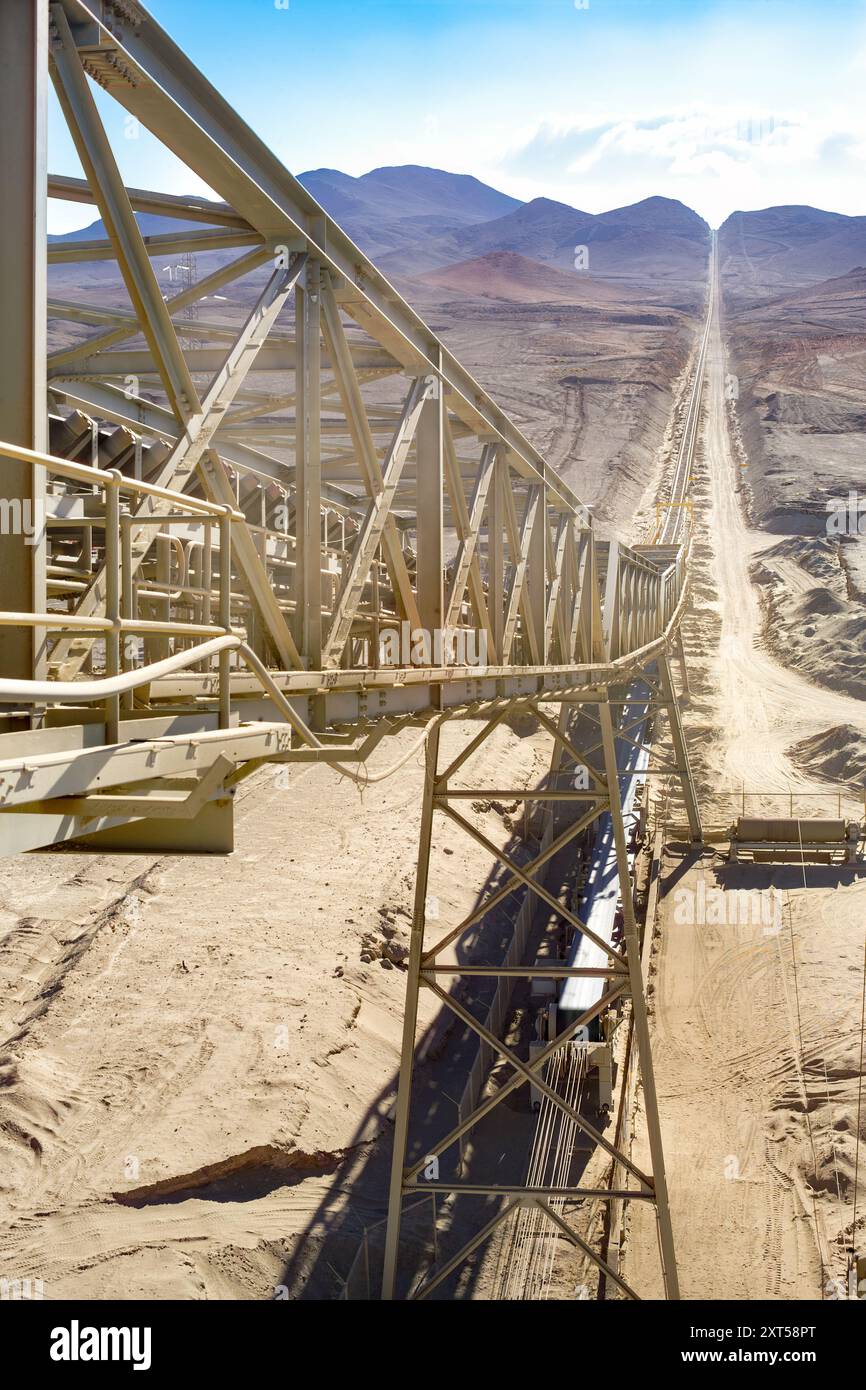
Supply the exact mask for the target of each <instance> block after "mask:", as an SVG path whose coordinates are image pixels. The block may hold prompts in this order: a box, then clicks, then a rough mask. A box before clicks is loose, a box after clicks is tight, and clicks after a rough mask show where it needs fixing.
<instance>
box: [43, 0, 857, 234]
mask: <svg viewBox="0 0 866 1390" xmlns="http://www.w3.org/2000/svg"><path fill="white" fill-rule="evenodd" d="M148 8H149V9H150V11H151V13H152V14H153V15H154V17H155V18H156V19H157V20H158V21H159V23H160V24H162V25H163V27H164V28H166V29H167V30H168V32H169V33H170V34H171V35H172V37H173V38H174V39H175V40H176V42H178V43H179V44H180V45H181V46H182V47H183V48H184V49H185V51H186V52H187V53H188V54H189V56H190V57H191V58H192V59H193V61H194V62H195V63H197V65H198V66H199V67H200V68H201V69H202V70H203V71H204V73H205V75H206V76H207V77H208V78H209V79H210V80H211V81H212V82H213V83H214V84H215V85H216V86H217V87H218V88H219V89H220V90H221V91H222V93H223V95H224V96H225V97H226V98H227V99H228V100H229V101H230V102H231V103H232V105H233V106H235V107H236V108H237V110H238V111H239V112H240V114H241V115H242V116H243V117H244V118H245V120H247V121H248V122H249V124H250V125H252V126H253V128H254V129H255V130H256V131H257V132H258V134H260V135H261V136H262V137H263V138H264V139H265V140H266V141H267V143H268V144H270V145H271V146H272V148H273V149H274V150H275V151H276V153H277V154H278V155H279V156H280V157H281V159H282V160H283V161H284V163H285V164H286V165H287V167H288V168H289V169H290V170H291V171H292V172H293V173H295V174H298V173H301V172H302V171H304V170H306V169H311V168H319V167H323V166H326V167H331V168H339V169H342V170H344V171H345V172H347V173H350V174H356V175H357V174H362V173H364V172H366V171H367V170H368V169H371V168H375V167H377V166H379V165H384V164H404V163H412V164H429V165H434V166H436V167H438V168H443V169H448V170H451V171H453V172H456V173H470V174H475V175H476V176H477V177H478V178H481V179H483V180H484V181H485V182H487V183H491V184H493V185H494V186H495V187H497V188H501V189H502V190H503V191H505V192H507V193H511V194H513V195H514V196H515V197H519V198H523V199H527V200H528V199H530V198H534V197H539V196H544V197H550V198H557V199H559V200H561V201H562V202H566V203H570V204H572V205H573V206H575V207H579V208H583V209H585V210H586V211H589V212H599V211H602V210H604V209H606V208H610V207H618V206H622V205H623V204H625V203H630V202H635V201H637V200H638V199H640V198H644V197H648V196H650V195H651V194H663V195H665V196H668V197H674V198H681V199H682V201H683V202H685V203H687V204H689V205H690V206H691V207H694V208H696V209H697V210H698V211H699V212H700V213H701V214H702V215H703V216H705V217H706V218H707V219H708V220H709V221H710V222H711V223H712V224H713V225H718V223H720V222H721V221H722V220H723V219H724V218H725V217H726V216H727V214H728V213H729V212H732V211H734V210H735V209H738V208H757V207H766V206H768V205H771V204H776V203H811V204H813V205H814V206H818V207H825V208H831V209H833V210H835V211H839V212H847V213H858V214H866V178H864V175H866V0H589V3H588V5H581V4H579V3H578V4H576V3H575V0H289V5H288V7H285V6H284V5H283V4H282V0H149V5H148ZM99 100H100V107H101V109H102V110H103V112H104V113H105V118H106V123H107V125H108V127H109V130H110V133H111V135H112V138H113V141H114V143H115V148H116V150H117V153H118V158H119V161H120V163H121V167H122V170H123V173H124V176H125V177H126V179H127V181H128V182H129V183H132V184H135V185H137V186H139V187H151V188H158V189H162V190H164V191H167V192H177V193H183V192H198V193H207V190H206V189H205V188H204V187H203V186H202V185H201V184H200V183H199V182H198V180H197V179H196V178H195V177H194V176H193V175H191V174H189V173H188V172H187V171H186V170H184V169H183V168H182V167H180V166H179V165H178V164H177V162H176V161H175V160H173V159H172V158H171V157H170V156H167V155H166V154H165V152H164V151H163V150H162V148H161V147H160V146H159V145H158V144H157V142H156V141H154V140H153V139H152V138H151V137H150V136H149V134H148V133H147V132H146V131H143V130H142V131H139V132H134V131H133V132H131V131H130V130H129V127H128V123H127V124H125V118H124V117H123V114H122V113H120V112H119V111H118V109H117V108H116V107H115V106H114V104H113V103H112V102H111V101H110V99H108V98H105V97H104V96H103V95H102V94H100V98H99ZM130 135H135V136H136V138H130ZM51 147H52V149H51V166H52V170H53V171H54V172H57V173H77V172H79V170H78V168H77V162H76V158H75V154H74V151H73V149H72V147H71V144H70V142H69V140H68V137H67V136H66V134H65V131H64V130H63V129H62V120H61V118H60V115H59V112H58V111H56V110H55V111H54V112H53V115H52V122H51ZM89 220H92V219H91V217H88V215H87V211H86V210H83V209H82V208H81V207H75V206H73V205H68V204H54V205H53V206H52V209H51V227H52V230H54V231H65V230H68V229H70V228H72V227H76V226H80V225H82V224H83V223H84V222H86V221H89Z"/></svg>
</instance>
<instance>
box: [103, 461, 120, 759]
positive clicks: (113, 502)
mask: <svg viewBox="0 0 866 1390" xmlns="http://www.w3.org/2000/svg"><path fill="white" fill-rule="evenodd" d="M120 483H121V474H120V473H118V472H116V471H115V470H112V472H110V473H109V474H108V476H107V478H106V480H105V616H106V617H107V618H108V619H109V621H110V622H111V623H113V624H114V626H113V627H112V628H111V629H109V630H108V631H107V632H106V634H105V674H106V675H107V676H109V677H111V676H118V675H120V670H121V665H120V641H121V629H120V617H121V614H120V566H121V556H120V548H121V547H120ZM105 741H106V743H119V742H120V696H119V695H109V697H108V699H107V700H106V702H105Z"/></svg>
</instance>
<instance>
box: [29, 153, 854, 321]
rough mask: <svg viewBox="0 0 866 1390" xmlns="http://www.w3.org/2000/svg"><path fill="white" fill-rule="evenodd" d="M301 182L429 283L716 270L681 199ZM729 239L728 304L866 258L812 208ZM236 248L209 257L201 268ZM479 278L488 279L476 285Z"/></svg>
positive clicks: (433, 178) (412, 177)
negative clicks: (585, 202)
mask: <svg viewBox="0 0 866 1390" xmlns="http://www.w3.org/2000/svg"><path fill="white" fill-rule="evenodd" d="M300 182H301V183H302V184H303V185H304V187H305V188H306V189H307V190H308V191H309V192H310V193H311V194H312V195H313V197H315V198H316V199H317V201H319V202H320V203H321V204H322V206H323V207H324V208H325V210H326V211H327V212H328V213H329V214H330V215H331V216H332V217H333V218H334V219H335V220H336V221H337V222H338V223H339V224H340V225H341V226H342V227H343V228H344V229H345V230H346V231H347V232H348V234H349V235H350V236H351V237H352V238H353V240H355V241H356V242H357V244H358V245H359V246H360V247H361V249H362V250H363V251H365V252H366V253H367V255H369V256H370V257H371V258H372V259H374V260H375V261H376V263H377V265H379V267H380V268H381V270H382V271H383V273H384V274H386V275H387V276H388V277H389V278H391V279H396V280H398V281H400V282H405V281H406V280H416V279H420V280H421V281H422V282H426V283H427V284H428V285H431V286H432V285H438V286H440V287H442V288H446V289H454V290H457V291H461V290H462V291H465V292H467V293H473V292H475V293H479V294H493V295H494V296H496V297H499V296H500V291H501V290H502V288H503V286H505V284H506V282H507V281H508V280H509V279H512V280H513V289H514V293H513V294H510V295H508V296H506V297H512V298H515V299H522V300H526V301H527V302H528V301H530V300H531V299H532V298H533V296H534V295H535V294H536V292H537V294H538V296H539V300H540V302H543V297H544V296H549V299H550V301H552V302H555V301H557V300H570V299H571V297H572V296H571V288H570V285H571V281H572V277H574V276H575V272H576V269H579V268H581V267H582V271H581V273H580V275H579V279H580V282H581V288H580V289H579V290H578V291H577V296H576V297H577V299H578V300H580V301H581V302H583V301H585V300H586V298H587V293H586V288H585V287H586V282H587V280H589V279H591V280H593V281H597V280H601V281H607V282H611V281H621V282H623V283H630V282H638V283H642V284H646V285H655V286H656V287H657V288H659V289H663V290H665V293H667V289H666V288H665V287H670V288H679V287H681V286H688V287H689V291H690V296H691V297H693V294H692V292H693V290H694V287H696V286H700V285H701V284H702V282H703V280H704V279H705V275H706V263H707V253H708V239H709V227H708V226H707V223H706V222H705V221H704V220H703V218H701V217H699V216H698V214H697V213H696V212H693V211H692V210H691V209H690V208H688V207H686V206H685V205H684V204H683V203H680V202H677V201H676V200H675V199H671V198H646V199H644V200H643V201H642V202H639V203H634V204H632V205H630V206H628V207H622V208H615V209H613V210H612V211H610V212H603V213H598V214H594V213H589V212H582V211H580V210H579V209H578V208H573V207H569V206H568V205H567V204H565V203H558V202H554V201H552V200H551V199H549V198H536V199H533V201H532V202H529V203H521V202H519V201H518V200H517V199H516V198H511V197H509V196H508V195H507V194H504V193H500V192H498V191H497V190H496V189H494V188H490V187H488V186H487V185H486V184H484V183H481V182H480V181H479V180H478V179H475V178H471V177H469V176H468V175H465V174H449V173H446V172H444V171H443V170H441V169H426V168H422V167H420V166H418V165H414V164H410V165H402V166H399V167H394V168H383V169H374V170H372V171H371V172H370V173H368V174H364V175H363V176H362V177H361V178H353V177H351V176H350V175H348V174H343V173H341V172H340V171H339V170H336V169H315V170H311V171H309V172H308V173H305V174H302V175H301V176H300ZM138 220H139V224H140V226H141V228H142V231H143V232H144V233H145V235H151V236H152V235H158V234H160V233H162V232H166V231H170V230H178V229H179V228H181V227H183V226H184V225H190V226H193V225H195V226H196V227H197V230H201V224H184V223H183V222H179V221H177V220H174V219H170V218H165V217H156V216H152V215H149V214H141V215H140V216H139V219H138ZM104 235H105V233H104V229H103V227H102V223H101V222H95V223H93V224H92V225H91V226H89V227H86V228H84V229H82V230H80V231H77V232H70V233H68V234H67V235H65V236H61V237H52V238H51V240H52V241H55V242H56V241H79V240H82V239H87V238H97V237H102V236H104ZM719 249H720V257H721V267H722V274H723V280H724V284H725V289H726V293H727V295H728V297H729V300H730V301H731V302H732V303H734V304H744V303H751V302H755V301H756V300H758V299H762V298H768V297H770V296H772V295H774V294H775V295H779V294H784V293H786V292H790V291H791V290H796V289H800V288H803V287H807V286H810V285H814V284H817V283H818V282H819V281H822V280H826V279H830V278H833V277H838V276H842V275H847V274H848V273H849V272H850V271H852V270H853V269H854V268H855V267H857V266H863V265H866V217H846V216H843V215H842V214H840V213H832V212H822V211H820V210H819V209H816V208H810V207H778V208H768V209H765V210H763V211H760V212H736V213H734V214H733V215H732V216H731V217H729V218H728V219H727V221H726V222H725V223H724V225H723V226H722V228H721V229H720V232H719ZM234 254H235V253H234V252H223V253H220V254H219V255H217V254H216V253H213V254H211V253H209V254H208V255H206V256H204V255H203V256H200V257H199V261H200V266H199V273H200V274H204V273H207V270H209V269H212V268H213V266H214V265H215V264H218V263H220V262H223V261H225V260H227V259H230V258H231V257H232V256H233V255H234ZM503 256H506V257H507V256H512V257H514V258H515V259H514V260H513V261H512V262H509V261H507V260H502V259H501V257H503ZM491 257H493V258H500V259H493V260H492V261H491V259H490V258H491ZM576 258H577V259H576ZM173 259H176V257H175V258H173ZM528 263H534V264H536V265H540V266H547V267H551V268H554V269H555V270H556V271H557V272H558V273H559V275H560V276H561V277H567V280H566V278H557V277H554V276H548V277H545V276H544V275H543V274H541V273H539V272H538V271H537V270H536V271H532V269H531V266H530V265H529V264H528ZM163 271H164V267H163ZM439 272H443V273H442V274H440V273H439ZM476 274H480V275H481V279H482V281H483V284H479V286H478V287H477V288H474V287H473V283H472V281H473V276H474V275H476ZM116 276H117V271H116V268H115V267H114V266H113V265H112V264H111V263H108V262H102V263H94V264H88V265H83V264H70V265H64V266H62V267H61V266H57V267H53V268H52V284H53V285H55V286H56V287H57V288H61V287H63V286H70V287H71V286H73V285H75V286H76V287H77V288H84V287H86V286H87V285H88V284H100V283H102V284H104V283H106V281H107V280H108V279H112V278H114V279H116ZM407 288H408V287H407Z"/></svg>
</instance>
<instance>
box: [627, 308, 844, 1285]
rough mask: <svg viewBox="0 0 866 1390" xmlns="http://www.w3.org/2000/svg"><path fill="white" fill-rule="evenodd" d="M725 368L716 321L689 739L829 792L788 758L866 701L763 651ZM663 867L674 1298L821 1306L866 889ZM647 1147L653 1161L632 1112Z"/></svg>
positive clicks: (746, 779)
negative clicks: (699, 672)
mask: <svg viewBox="0 0 866 1390" xmlns="http://www.w3.org/2000/svg"><path fill="white" fill-rule="evenodd" d="M725 371H726V367H725V355H724V348H723V344H722V340H721V337H720V333H719V321H718V314H717V315H716V319H715V322H714V328H713V334H712V340H711V346H710V359H709V374H708V387H707V407H706V420H705V427H704V451H703V463H702V466H701V468H699V470H698V473H699V476H698V477H696V487H697V490H698V493H699V496H700V495H702V496H703V498H704V500H705V501H706V502H707V503H708V508H707V513H706V515H707V523H706V528H705V531H703V530H702V528H701V527H700V525H699V531H701V532H702V533H701V534H700V535H699V537H698V542H699V550H702V551H703V555H704V570H705V572H704V574H703V575H702V576H701V581H700V583H699V585H698V588H699V590H700V591H701V595H700V597H699V598H698V603H697V614H696V617H695V618H694V619H692V629H693V631H692V640H693V643H694V644H695V645H696V646H698V647H699V648H702V649H703V656H704V670H703V677H702V689H701V692H700V695H699V697H698V699H697V700H696V702H695V704H696V707H700V712H699V713H698V709H697V708H695V709H693V710H692V711H691V712H689V713H687V731H688V728H689V726H691V729H692V735H693V738H694V736H695V728H696V722H697V721H700V724H701V727H705V726H706V725H707V724H709V725H711V726H712V728H713V730H714V731H715V738H714V740H713V741H712V742H711V743H708V744H707V745H706V747H704V748H702V749H701V750H700V753H701V759H702V766H703V771H704V774H705V775H707V774H709V777H710V779H711V780H712V782H714V784H715V789H716V790H717V791H718V790H722V791H724V790H729V791H731V792H736V791H737V790H738V789H739V788H740V787H741V786H742V785H743V784H745V786H746V787H747V788H749V789H753V790H766V791H769V790H778V791H783V792H784V791H788V790H789V789H794V790H795V791H797V792H798V793H803V792H810V793H811V792H818V791H820V792H827V791H828V790H829V787H828V785H827V784H825V783H821V782H818V781H815V780H814V779H809V778H808V777H805V776H804V775H802V773H801V772H799V771H798V769H797V768H796V766H795V765H794V764H793V763H792V762H791V760H790V759H789V757H788V756H787V755H786V749H788V748H789V747H790V746H791V744H793V743H794V742H795V741H797V740H798V739H800V738H803V737H806V736H808V735H813V734H815V733H817V732H819V731H821V730H823V729H825V728H827V727H828V726H833V725H839V724H842V723H849V724H851V725H852V726H853V727H854V728H857V729H861V730H863V729H866V706H864V705H863V704H861V703H859V702H858V701H855V700H851V699H848V698H846V697H844V696H837V695H834V694H832V693H830V692H828V691H826V690H822V689H819V688H818V687H816V686H813V685H811V684H810V683H808V682H807V681H805V680H804V679H802V678H801V677H800V676H799V675H798V674H797V672H796V671H794V670H790V669H787V668H785V667H783V666H781V665H779V664H778V663H777V662H776V661H774V660H773V659H772V658H771V657H770V656H769V655H768V654H767V652H766V651H765V650H764V649H763V647H762V639H761V630H762V614H761V610H760V605H759V603H758V598H757V595H756V591H755V588H754V586H753V585H752V583H751V582H750V579H749V561H750V559H751V557H752V556H753V554H754V553H755V551H756V550H758V549H760V548H761V547H762V546H764V545H766V544H767V543H768V542H767V538H766V537H762V536H760V535H759V534H757V533H754V532H751V531H750V530H749V529H748V528H747V526H746V524H745V522H744V519H743V514H742V511H741V507H740V499H739V497H738V492H737V489H738V478H737V465H736V464H735V460H734V457H733V455H732V450H731V447H730V442H729V435H728V427H727V420H726V405H725ZM701 633H703V637H701ZM717 804H718V805H723V804H724V803H723V801H719V802H718V803H717ZM757 804H760V803H757V802H756V803H752V805H753V806H755V805H757ZM823 813H824V814H828V813H829V812H828V811H827V810H826V809H825V810H824V812H823ZM777 814H787V809H785V810H783V809H781V807H778V806H777ZM664 872H665V877H666V885H665V889H664V897H663V899H662V902H661V906H660V914H659V926H660V942H659V945H658V947H657V951H656V955H655V958H654V962H653V973H652V982H651V989H652V994H651V1008H652V1014H653V1030H654V1056H655V1065H656V1080H657V1084H658V1088H659V1103H660V1109H661V1119H662V1130H663V1135H664V1142H665V1153H666V1168H667V1173H668V1182H669V1186H670V1190H671V1201H672V1212H673V1222H674V1234H675V1239H676V1244H677V1250H678V1263H679V1272H680V1281H681V1287H682V1296H683V1297H684V1298H692V1299H696V1298H721V1299H755V1298H782V1299H799V1298H805V1299H820V1298H822V1297H827V1296H828V1292H829V1295H830V1296H832V1292H833V1289H834V1288H835V1287H836V1285H834V1283H833V1281H834V1279H838V1278H840V1277H841V1276H843V1275H844V1268H845V1255H844V1250H843V1244H844V1241H843V1240H841V1239H840V1233H841V1232H844V1231H845V1228H846V1226H847V1227H848V1228H849V1231H848V1237H847V1238H850V1221H851V1215H852V1204H851V1195H852V1194H851V1179H852V1173H853V1158H854V1145H855V1134H856V1123H857V1110H856V1101H857V1079H858V1071H859V1045H860V1026H859V1025H860V1003H861V989H862V985H863V949H864V941H863V922H864V918H866V881H864V880H863V879H862V878H861V879H860V880H859V882H858V880H857V879H856V877H855V876H854V875H852V873H851V871H850V870H844V869H843V870H836V869H832V868H827V867H818V866H807V867H806V869H805V870H804V869H803V867H802V866H799V865H794V866H787V867H785V866H769V867H768V866H758V867H755V866H747V865H742V866H728V865H727V864H726V863H724V862H723V859H722V857H721V856H720V855H718V854H716V853H714V852H713V850H712V849H708V850H705V852H704V854H703V855H702V856H701V857H699V858H697V859H696V860H694V859H693V860H691V861H690V860H688V859H686V858H684V857H683V856H678V855H673V854H669V855H668V856H667V858H666V861H665V866H664ZM743 890H746V893H747V896H746V897H745V898H737V896H736V895H737V893H741V892H742V891H743ZM771 890H772V891H773V894H774V897H773V898H771V897H770V896H769V895H770V892H771ZM714 895H715V896H714ZM777 902H778V903H780V904H781V906H780V908H779V909H777V908H776V907H775V903H777ZM744 903H745V904H746V905H747V906H746V907H745V908H744V906H743V904H744ZM707 904H711V905H712V906H711V907H709V908H708V907H707ZM777 912H778V915H777ZM744 916H745V920H743V918H744ZM638 1136H639V1139H638V1143H637V1146H636V1151H637V1153H638V1154H639V1155H640V1156H641V1157H642V1158H643V1159H644V1160H645V1161H646V1158H647V1154H646V1144H645V1134H644V1131H643V1117H642V1115H641V1117H640V1119H639V1122H638ZM638 1206H639V1204H635V1205H634V1207H633V1208H632V1211H631V1215H630V1218H629V1240H628V1248H627V1254H626V1264H625V1272H626V1277H627V1278H628V1279H629V1280H630V1282H631V1283H632V1284H634V1285H635V1286H636V1287H637V1288H639V1289H641V1290H642V1291H645V1292H646V1293H647V1294H649V1295H650V1296H656V1297H658V1296H660V1295H661V1283H660V1278H659V1275H658V1258H657V1250H656V1243H655V1234H654V1230H653V1229H652V1225H651V1221H650V1219H649V1218H648V1216H647V1214H646V1213H645V1212H641V1211H639V1210H637V1208H638Z"/></svg>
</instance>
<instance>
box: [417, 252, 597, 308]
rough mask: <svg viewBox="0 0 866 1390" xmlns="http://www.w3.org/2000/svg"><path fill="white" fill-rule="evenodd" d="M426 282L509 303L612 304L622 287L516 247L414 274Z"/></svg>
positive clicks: (462, 292)
mask: <svg viewBox="0 0 866 1390" xmlns="http://www.w3.org/2000/svg"><path fill="white" fill-rule="evenodd" d="M417 278H418V279H419V280H422V281H424V282H426V283H427V284H430V285H437V286H439V287H440V288H442V289H448V290H455V291H456V292H457V293H459V294H468V295H478V296H481V297H482V298H486V299H507V300H509V301H510V302H511V303H512V304H548V303H554V304H616V303H618V302H621V301H622V299H623V291H622V290H620V289H619V288H617V286H616V285H612V284H610V282H606V281H602V280H597V279H593V277H592V275H591V274H589V273H588V272H586V271H577V270H575V271H572V272H571V273H569V272H568V271H565V270H557V269H556V267H555V266H550V265H543V264H542V263H541V261H534V260H531V259H530V257H529V256H521V255H520V254H519V253H518V252H516V251H490V252H488V254H487V255H486V256H477V257H475V258H474V259H473V260H470V261H458V262H457V263H456V264H455V265H446V266H443V267H442V268H441V270H430V271H428V272H427V273H426V274H425V275H419V276H418V277H417Z"/></svg>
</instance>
